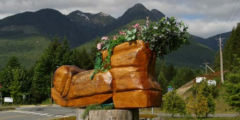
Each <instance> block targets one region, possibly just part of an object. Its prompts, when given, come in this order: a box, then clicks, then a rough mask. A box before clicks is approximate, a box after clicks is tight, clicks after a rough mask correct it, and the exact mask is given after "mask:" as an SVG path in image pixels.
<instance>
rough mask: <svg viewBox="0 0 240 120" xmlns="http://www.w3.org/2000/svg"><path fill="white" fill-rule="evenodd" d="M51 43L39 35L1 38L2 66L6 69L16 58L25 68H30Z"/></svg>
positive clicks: (0, 59) (0, 60)
mask: <svg viewBox="0 0 240 120" xmlns="http://www.w3.org/2000/svg"><path fill="white" fill-rule="evenodd" d="M49 42H50V40H49V39H48V38H47V37H44V36H42V35H38V34H33V35H26V36H22V37H12V38H0V66H1V67H4V66H5V64H6V62H7V60H8V59H9V58H10V57H11V56H16V57H18V59H19V61H20V63H22V64H23V66H24V67H26V68H30V67H31V66H33V65H34V64H35V63H36V61H37V59H38V58H39V56H40V55H41V54H42V53H43V51H44V49H45V48H46V47H47V45H48V43H49ZM1 67H0V68H1Z"/></svg>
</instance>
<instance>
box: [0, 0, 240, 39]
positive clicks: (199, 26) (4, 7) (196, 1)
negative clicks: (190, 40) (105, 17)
mask: <svg viewBox="0 0 240 120" xmlns="http://www.w3.org/2000/svg"><path fill="white" fill-rule="evenodd" d="M137 3H142V4H143V5H144V6H145V7H146V8H147V9H149V10H151V9H157V10H159V11H161V12H162V13H164V14H165V15H166V16H167V17H172V16H174V17H176V18H177V20H178V21H183V22H184V23H186V24H187V25H188V26H189V30H188V31H189V33H191V34H193V35H197V36H200V37H203V38H208V37H211V36H213V35H216V34H219V33H224V32H229V31H231V30H232V28H233V27H234V26H236V25H237V23H238V22H240V0H0V19H3V18H5V17H7V16H11V15H14V14H17V13H22V12H25V11H37V10H40V9H44V8H52V9H56V10H58V11H60V12H61V13H63V14H66V15H67V14H69V13H70V12H72V11H75V10H80V11H82V12H89V13H99V12H104V13H106V14H109V15H111V16H113V17H115V18H118V17H120V16H121V15H123V14H124V12H125V11H126V10H127V9H128V8H130V7H132V6H134V5H135V4H137Z"/></svg>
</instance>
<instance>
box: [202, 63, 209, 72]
mask: <svg viewBox="0 0 240 120" xmlns="http://www.w3.org/2000/svg"><path fill="white" fill-rule="evenodd" d="M203 64H204V65H205V69H206V74H207V66H208V64H209V63H208V62H206V63H203Z"/></svg>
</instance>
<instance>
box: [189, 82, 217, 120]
mask: <svg viewBox="0 0 240 120" xmlns="http://www.w3.org/2000/svg"><path fill="white" fill-rule="evenodd" d="M218 93H219V90H218V88H217V87H216V86H213V85H211V86H209V85H208V84H207V82H205V81H203V82H201V83H198V84H194V86H193V89H192V95H191V96H190V97H189V98H188V100H187V101H188V102H187V111H188V112H189V113H194V114H195V115H196V116H197V117H200V116H205V117H207V116H208V114H214V113H215V108H216V103H215V101H214V98H216V97H217V96H218Z"/></svg>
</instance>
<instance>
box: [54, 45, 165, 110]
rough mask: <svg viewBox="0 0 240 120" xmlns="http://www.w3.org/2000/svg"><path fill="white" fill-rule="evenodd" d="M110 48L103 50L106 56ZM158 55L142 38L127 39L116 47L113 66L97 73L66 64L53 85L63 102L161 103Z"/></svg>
mask: <svg viewBox="0 0 240 120" xmlns="http://www.w3.org/2000/svg"><path fill="white" fill-rule="evenodd" d="M106 56H107V51H106V50H105V51H102V57H103V59H104V58H105V57H106ZM155 62H156V55H155V54H154V52H153V51H151V50H150V49H149V45H148V44H145V43H144V42H143V41H142V40H136V41H131V42H124V43H122V44H119V45H117V46H116V47H114V49H113V55H112V56H111V69H110V70H108V71H107V72H105V73H101V72H99V73H97V74H95V75H94V78H93V80H91V79H90V76H91V75H92V74H93V72H94V70H89V71H85V70H81V69H79V68H77V67H76V66H69V65H64V66H61V67H59V68H58V69H57V70H56V71H55V74H54V79H53V84H54V87H53V88H52V89H51V92H52V97H53V99H54V101H55V102H56V103H57V104H59V105H60V106H68V107H86V106H88V105H91V104H103V103H110V102H113V103H114V107H115V108H144V107H158V106H160V105H161V100H162V98H161V97H162V93H161V88H160V85H159V84H158V83H157V82H156V78H155Z"/></svg>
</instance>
